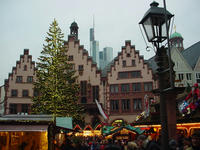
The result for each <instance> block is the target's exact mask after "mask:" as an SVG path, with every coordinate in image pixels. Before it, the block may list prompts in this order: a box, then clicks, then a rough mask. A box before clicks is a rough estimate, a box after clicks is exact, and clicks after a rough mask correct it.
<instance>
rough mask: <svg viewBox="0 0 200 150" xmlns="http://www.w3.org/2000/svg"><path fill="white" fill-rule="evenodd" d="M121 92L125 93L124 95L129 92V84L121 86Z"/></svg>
mask: <svg viewBox="0 0 200 150" xmlns="http://www.w3.org/2000/svg"><path fill="white" fill-rule="evenodd" d="M121 92H123V93H127V92H129V84H122V85H121Z"/></svg>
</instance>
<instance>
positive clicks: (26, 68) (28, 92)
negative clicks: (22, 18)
mask: <svg viewBox="0 0 200 150" xmlns="http://www.w3.org/2000/svg"><path fill="white" fill-rule="evenodd" d="M65 48H66V52H67V57H68V60H69V62H70V63H72V64H73V66H74V67H73V68H74V69H75V70H76V75H77V76H78V83H80V93H78V94H79V96H80V98H79V103H80V104H81V105H82V106H84V108H85V112H84V113H83V115H84V118H85V123H86V124H93V125H95V123H97V122H98V123H99V122H100V121H104V119H103V117H102V116H101V115H100V113H99V110H98V108H97V105H96V103H95V100H97V101H98V102H99V103H100V105H101V106H102V108H103V109H104V111H105V112H106V113H107V114H108V115H109V116H110V119H109V120H105V121H108V122H109V123H111V122H113V121H114V120H116V119H123V120H124V121H125V122H129V123H131V122H133V120H135V117H136V115H137V114H139V113H141V112H142V111H143V110H144V108H145V106H146V104H147V103H149V102H150V101H151V99H154V95H153V94H152V92H151V90H152V89H155V88H157V86H156V83H155V81H154V80H153V73H152V70H151V69H150V68H149V67H148V65H147V64H146V63H145V62H144V59H143V57H142V56H140V55H139V52H138V51H136V50H135V46H132V45H131V42H130V41H126V42H125V46H124V47H122V50H121V52H120V53H119V54H118V56H117V57H116V58H115V59H114V60H113V61H112V62H111V63H109V64H108V66H109V67H107V68H105V70H106V71H105V70H99V69H98V67H97V64H96V62H94V60H93V58H92V57H91V56H89V54H88V51H87V50H85V49H84V47H83V46H82V45H80V41H79V40H78V25H77V23H76V22H73V23H72V24H71V27H70V35H69V36H68V40H67V41H65ZM35 79H36V75H35V62H33V61H32V56H31V55H29V50H27V49H25V50H24V54H23V55H21V56H20V60H19V61H17V63H16V66H15V67H13V69H12V73H10V74H9V77H8V79H7V80H6V81H5V105H4V106H5V114H18V113H23V114H29V113H30V112H31V110H30V106H31V104H32V101H31V98H32V97H33V96H34V94H35V93H34V86H33V82H34V80H35ZM145 97H146V98H145Z"/></svg>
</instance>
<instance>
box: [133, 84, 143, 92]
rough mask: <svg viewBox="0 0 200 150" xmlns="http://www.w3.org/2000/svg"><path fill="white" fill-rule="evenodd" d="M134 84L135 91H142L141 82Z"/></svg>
mask: <svg viewBox="0 0 200 150" xmlns="http://www.w3.org/2000/svg"><path fill="white" fill-rule="evenodd" d="M132 86H133V87H132V88H133V91H134V92H138V91H141V83H133V84H132Z"/></svg>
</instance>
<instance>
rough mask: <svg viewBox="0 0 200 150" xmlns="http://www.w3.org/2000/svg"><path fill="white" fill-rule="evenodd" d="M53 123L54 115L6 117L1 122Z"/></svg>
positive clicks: (0, 119) (1, 118) (2, 117)
mask: <svg viewBox="0 0 200 150" xmlns="http://www.w3.org/2000/svg"><path fill="white" fill-rule="evenodd" d="M26 120H27V121H53V117H52V115H4V116H1V117H0V121H26Z"/></svg>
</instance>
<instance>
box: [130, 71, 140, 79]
mask: <svg viewBox="0 0 200 150" xmlns="http://www.w3.org/2000/svg"><path fill="white" fill-rule="evenodd" d="M140 77H141V72H140V71H132V72H131V78H140Z"/></svg>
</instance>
